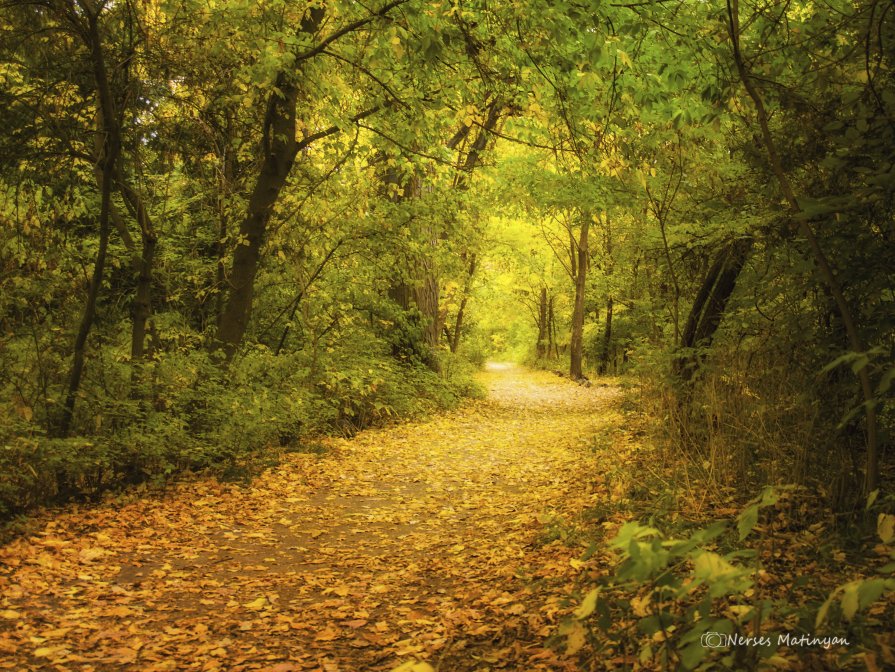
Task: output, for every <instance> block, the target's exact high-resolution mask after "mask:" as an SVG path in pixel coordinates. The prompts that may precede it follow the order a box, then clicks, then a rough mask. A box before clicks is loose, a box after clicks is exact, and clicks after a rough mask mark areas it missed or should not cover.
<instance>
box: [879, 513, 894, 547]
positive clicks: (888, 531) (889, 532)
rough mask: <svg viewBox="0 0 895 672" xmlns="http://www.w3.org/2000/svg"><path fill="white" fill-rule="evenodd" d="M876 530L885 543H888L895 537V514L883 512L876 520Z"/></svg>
mask: <svg viewBox="0 0 895 672" xmlns="http://www.w3.org/2000/svg"><path fill="white" fill-rule="evenodd" d="M876 531H877V533H878V534H879V538H880V539H882V540H883V543H884V544H888V543H889V542H890V541H892V538H893V537H895V516H893V515H892V514H890V513H881V514H879V518H878V519H877V521H876Z"/></svg>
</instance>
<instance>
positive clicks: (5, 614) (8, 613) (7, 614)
mask: <svg viewBox="0 0 895 672" xmlns="http://www.w3.org/2000/svg"><path fill="white" fill-rule="evenodd" d="M21 617H22V615H21V614H20V613H19V612H17V611H13V610H12V609H4V610H3V611H0V618H21Z"/></svg>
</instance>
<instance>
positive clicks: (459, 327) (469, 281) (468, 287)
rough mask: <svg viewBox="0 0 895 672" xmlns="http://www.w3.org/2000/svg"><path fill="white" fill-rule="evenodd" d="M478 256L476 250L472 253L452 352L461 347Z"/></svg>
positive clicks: (452, 338)
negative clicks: (465, 314)
mask: <svg viewBox="0 0 895 672" xmlns="http://www.w3.org/2000/svg"><path fill="white" fill-rule="evenodd" d="M476 264H477V258H476V255H475V252H473V253H472V254H471V255H470V258H469V266H468V267H467V271H466V282H465V283H464V285H463V298H462V299H460V308H459V310H457V321H456V322H455V323H454V333H453V335H452V337H451V341H450V343H451V352H453V353H456V352H457V350H458V349H459V348H460V333H461V331H462V329H463V315H464V313H465V312H466V302H467V301H468V300H469V292H470V291H471V289H472V278H473V276H474V275H475V269H476Z"/></svg>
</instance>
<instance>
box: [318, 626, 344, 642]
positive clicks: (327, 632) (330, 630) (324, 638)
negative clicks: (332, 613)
mask: <svg viewBox="0 0 895 672" xmlns="http://www.w3.org/2000/svg"><path fill="white" fill-rule="evenodd" d="M341 636H342V633H341V632H339V631H338V630H337V629H336V628H334V627H332V626H331V625H330V626H327V627H326V628H324V629H323V630H321V631H320V632H318V633H317V636H316V637H314V639H315V640H317V641H318V642H331V641H333V640H334V639H338V638H339V637H341Z"/></svg>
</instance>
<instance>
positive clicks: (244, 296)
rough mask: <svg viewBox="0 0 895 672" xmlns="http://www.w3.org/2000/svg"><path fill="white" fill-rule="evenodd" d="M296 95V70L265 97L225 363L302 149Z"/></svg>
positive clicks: (224, 323) (233, 274)
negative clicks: (273, 216)
mask: <svg viewBox="0 0 895 672" xmlns="http://www.w3.org/2000/svg"><path fill="white" fill-rule="evenodd" d="M323 17H324V10H323V9H321V8H313V9H310V10H308V12H307V13H306V14H305V17H304V19H302V23H301V30H302V32H303V33H306V34H309V35H312V34H314V33H316V32H317V30H318V28H319V27H320V24H321V23H322V21H323ZM298 95H299V90H298V85H297V84H296V83H295V81H294V75H293V73H291V72H285V71H284V72H280V73H279V74H278V75H277V78H276V81H275V83H274V91H273V92H271V94H270V97H269V98H268V101H267V112H266V113H265V117H264V134H263V139H262V143H261V149H262V153H263V156H262V163H261V169H260V172H259V173H258V178H257V179H256V180H255V186H254V188H253V189H252V192H251V195H250V196H249V202H248V206H247V207H246V214H245V217H244V218H243V220H242V222H241V223H240V226H239V237H240V240H239V242H238V244H237V246H236V250H235V251H234V253H233V264H232V266H231V269H230V278H229V284H230V293H229V295H228V297H227V301H226V303H225V304H224V309H223V311H222V313H221V318H220V323H219V326H218V333H217V339H216V341H217V342H216V343H215V348H219V349H221V350H222V351H223V354H224V361H225V362H229V361H230V360H231V359H232V358H233V355H234V354H235V353H236V349H237V348H238V347H239V344H240V343H241V342H242V338H243V336H244V335H245V332H246V329H247V328H248V325H249V319H250V318H251V316H252V300H253V298H254V291H255V276H256V274H257V273H258V265H259V262H260V260H261V249H262V247H263V246H264V242H265V238H266V234H267V225H268V223H269V222H270V216H271V213H272V212H273V208H274V205H275V204H276V202H277V199H278V198H279V196H280V192H281V191H282V190H283V187H284V186H285V185H286V180H287V179H288V178H289V173H290V171H291V170H292V166H293V164H294V163H295V157H296V154H297V153H298V149H299V143H298V141H297V139H296V137H295V134H296V130H297V123H296V122H297V107H298Z"/></svg>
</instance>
